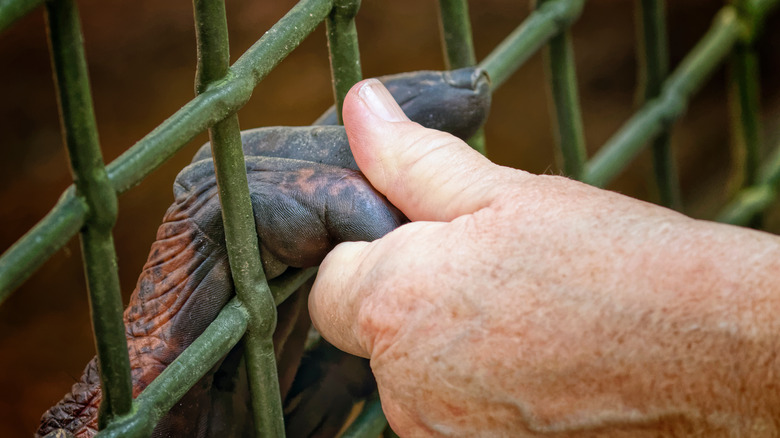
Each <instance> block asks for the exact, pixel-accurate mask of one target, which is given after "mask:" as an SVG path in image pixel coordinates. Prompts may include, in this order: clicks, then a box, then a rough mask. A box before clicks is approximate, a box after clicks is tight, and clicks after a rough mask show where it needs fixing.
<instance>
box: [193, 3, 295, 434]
mask: <svg viewBox="0 0 780 438" xmlns="http://www.w3.org/2000/svg"><path fill="white" fill-rule="evenodd" d="M193 5H194V10H195V24H196V34H197V39H198V73H197V84H196V87H195V88H196V90H197V91H198V92H203V91H205V89H206V88H207V87H208V85H209V84H210V83H211V82H214V81H218V80H221V79H223V78H224V77H225V75H226V74H227V72H228V63H229V47H228V35H227V20H226V17H225V3H224V1H223V0H194V2H193ZM209 136H210V138H211V148H212V155H213V156H214V167H215V169H216V177H217V185H218V187H219V199H220V203H221V204H222V220H223V222H224V225H225V242H226V245H227V252H228V260H229V261H230V269H231V274H232V276H233V283H234V284H235V287H236V294H237V295H238V298H239V300H240V301H241V303H242V304H243V305H244V306H246V309H247V311H248V313H249V324H248V328H247V331H246V334H245V335H244V343H245V345H246V364H247V374H248V377H249V388H250V392H251V395H252V412H253V415H254V420H255V428H256V433H257V435H258V436H274V437H275V436H284V421H283V417H282V407H281V400H280V392H279V379H278V377H277V371H276V361H275V357H274V346H273V342H272V339H271V337H272V335H273V331H274V329H275V328H276V306H275V305H274V299H273V296H272V295H271V290H270V288H269V287H268V282H267V281H266V277H265V273H264V272H263V267H262V263H261V261H260V250H259V242H258V237H257V232H256V231H255V223H254V214H253V212H252V204H251V202H250V198H249V186H248V183H247V176H246V163H245V162H244V154H243V151H242V148H241V133H240V130H239V126H238V116H237V115H235V114H233V115H230V116H228V117H227V118H225V119H224V120H223V121H221V122H218V123H216V124H215V125H214V126H213V127H212V128H211V129H209Z"/></svg>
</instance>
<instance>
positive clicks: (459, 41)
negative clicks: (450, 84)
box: [439, 0, 477, 70]
mask: <svg viewBox="0 0 780 438" xmlns="http://www.w3.org/2000/svg"><path fill="white" fill-rule="evenodd" d="M439 29H440V30H441V40H442V48H443V49H444V61H445V65H446V66H447V70H454V69H457V68H463V67H469V66H472V65H474V64H476V63H477V57H476V55H475V54H474V42H473V41H472V38H471V22H470V21H469V4H468V1H467V0H439Z"/></svg>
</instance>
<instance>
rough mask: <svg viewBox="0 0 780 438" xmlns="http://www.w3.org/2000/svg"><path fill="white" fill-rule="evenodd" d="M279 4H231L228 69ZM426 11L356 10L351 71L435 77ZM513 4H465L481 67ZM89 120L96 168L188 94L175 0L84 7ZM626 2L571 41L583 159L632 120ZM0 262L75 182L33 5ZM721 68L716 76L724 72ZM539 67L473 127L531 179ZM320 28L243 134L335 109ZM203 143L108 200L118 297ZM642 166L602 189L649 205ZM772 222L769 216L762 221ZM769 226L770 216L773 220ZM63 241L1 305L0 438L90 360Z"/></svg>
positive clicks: (538, 62)
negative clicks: (94, 131)
mask: <svg viewBox="0 0 780 438" xmlns="http://www.w3.org/2000/svg"><path fill="white" fill-rule="evenodd" d="M669 3H670V5H669V11H668V15H669V30H670V43H671V53H672V65H675V64H676V63H677V62H678V61H679V59H680V58H681V57H682V56H683V55H684V54H685V53H686V52H687V51H688V50H690V48H691V47H692V46H693V44H694V43H695V42H696V41H697V40H698V39H699V38H700V37H701V35H702V34H703V33H704V32H705V31H706V29H707V28H708V27H709V24H710V22H711V19H712V17H713V15H714V13H715V11H716V10H717V9H718V8H719V7H720V6H721V3H720V2H713V1H703V0H696V1H693V0H691V1H687V2H684V4H682V3H683V2H669ZM293 5H294V2H293V1H276V2H259V1H248V0H231V1H228V2H227V11H228V21H229V27H230V32H231V33H230V38H231V47H232V53H233V54H234V55H233V59H234V60H235V59H236V58H237V56H238V55H239V54H241V53H242V52H243V51H244V50H246V49H247V48H248V47H249V46H250V45H251V44H252V43H253V42H254V41H255V40H257V39H258V38H259V37H260V36H261V35H262V34H263V33H264V32H265V31H266V30H267V29H268V28H269V27H270V26H271V25H272V24H273V23H275V22H276V21H277V20H278V19H279V18H280V17H281V16H282V15H283V14H284V12H285V11H287V10H288V9H289V8H290V7H292V6H293ZM437 5H438V3H437V2H434V1H424V2H421V1H409V0H397V1H392V2H390V1H384V2H378V1H366V2H364V4H363V6H362V9H361V12H360V14H359V16H358V31H359V34H360V43H361V54H362V62H363V69H364V75H365V76H366V77H370V76H378V75H383V74H388V73H396V72H402V71H413V70H422V69H442V68H443V66H444V65H443V61H442V55H441V48H440V44H439V35H438V26H437V16H436V8H437ZM529 7H530V6H529V4H528V2H527V1H520V2H518V1H510V0H481V1H478V2H476V1H475V2H472V5H471V9H472V11H471V18H472V26H473V32H474V40H475V44H476V50H477V57H478V59H482V58H484V57H485V55H486V54H487V53H489V51H490V50H491V49H492V48H493V47H495V45H496V44H497V43H498V42H499V41H501V39H503V38H504V37H505V36H506V35H507V34H509V32H511V31H512V29H514V27H515V26H517V25H518V24H519V23H520V22H521V21H522V20H523V18H525V17H526V16H527V14H528V11H529ZM80 8H81V15H82V24H83V31H84V37H85V44H86V51H87V58H88V62H89V68H90V75H91V82H92V90H93V98H94V103H95V111H96V114H97V121H98V127H99V131H100V139H101V144H102V148H103V154H104V157H105V159H106V162H109V161H111V160H113V159H114V158H116V157H117V156H118V155H119V154H120V153H121V152H122V151H124V150H126V149H127V148H128V147H130V146H131V145H132V144H133V143H135V142H136V141H137V140H139V139H140V138H142V137H143V136H144V135H145V134H147V133H148V132H149V131H151V130H152V129H153V128H154V127H155V126H157V125H158V124H159V123H160V122H162V121H163V120H164V119H165V118H166V117H168V116H169V115H170V114H172V113H173V112H174V111H175V110H176V109H178V108H179V107H180V106H182V105H183V104H185V103H186V102H187V101H188V100H190V99H191V98H192V97H193V79H194V67H195V44H194V38H195V36H194V30H193V24H192V6H191V4H190V3H188V2H179V1H166V2H160V1H152V0H135V1H132V2H131V1H127V0H118V1H112V2H102V1H96V0H82V1H81V2H80ZM633 18H634V11H633V2H627V1H618V0H594V1H591V2H588V4H587V5H586V7H585V12H584V14H583V16H582V17H581V19H580V20H579V21H578V22H577V23H576V24H575V26H574V28H573V32H574V44H575V52H576V58H577V66H578V78H579V84H580V93H581V101H582V107H583V114H584V122H585V129H586V134H587V141H588V145H589V152H590V153H591V154H592V153H593V151H594V150H596V149H597V148H598V147H599V145H601V144H602V143H603V142H604V141H605V140H606V139H607V138H609V136H610V135H611V134H612V133H614V132H615V130H616V129H617V128H618V127H619V126H620V125H621V124H622V123H623V122H624V121H625V120H626V119H627V118H628V117H629V115H630V114H631V113H632V112H633V111H634V110H635V108H636V105H635V99H634V96H635V84H636V80H635V78H636V69H635V52H634V47H635V39H634V32H635V29H634V24H633ZM778 24H780V20H778V17H777V14H775V16H774V17H773V18H772V19H770V20H769V22H768V23H767V26H766V32H765V35H764V38H763V39H762V41H761V43H760V51H761V62H762V64H761V65H762V80H763V82H762V85H763V90H762V91H763V95H762V99H763V111H762V112H763V116H764V121H765V125H766V131H767V133H766V138H767V139H777V138H778V136H777V135H776V131H777V129H778V128H780V124H779V123H777V120H778V114H779V113H780V99H779V97H780V96H779V95H778V91H779V90H778V85H780V81H778V74H779V73H780V56H778V50H777V47H778V44H779V43H780V31H778V30H777V25H778ZM0 65H1V66H2V68H0V134H2V135H0V145H2V148H1V149H0V251H4V250H5V249H7V248H8V247H9V246H10V245H11V244H12V243H13V242H14V241H15V240H16V239H18V238H19V237H20V236H22V235H23V234H24V233H25V232H26V231H27V230H28V229H29V228H30V227H32V226H33V225H34V224H35V223H36V222H37V221H38V220H39V219H40V218H42V217H43V216H44V215H45V214H46V212H47V211H48V210H49V209H50V208H51V207H52V206H53V205H54V203H55V202H56V200H57V198H58V197H59V196H60V194H61V193H62V191H63V190H64V189H65V188H66V187H67V186H68V185H69V183H70V181H71V177H70V175H69V171H68V164H67V158H66V156H65V152H64V148H63V146H62V143H61V137H60V131H59V125H58V116H57V109H56V101H55V95H54V89H53V85H52V80H51V68H50V64H49V55H48V49H47V45H46V35H45V28H44V21H43V13H42V10H40V9H39V10H37V11H35V12H34V13H33V14H31V15H30V16H28V17H26V18H25V19H23V20H21V21H20V22H19V23H17V24H16V25H15V26H14V27H13V28H11V29H10V30H8V31H7V32H5V33H4V34H1V35H0ZM722 70H723V69H722ZM722 70H721V71H719V72H718V73H717V74H716V75H715V76H714V77H713V79H712V80H711V81H710V82H709V84H708V85H707V86H706V87H705V88H704V90H703V91H702V92H701V93H700V94H699V95H698V96H697V97H696V99H695V100H694V101H693V102H692V104H691V105H690V107H689V110H688V112H687V114H686V115H685V117H684V118H683V120H682V121H681V122H680V123H678V124H677V125H676V128H675V134H674V145H675V149H676V154H677V157H678V160H679V163H680V164H679V167H680V169H681V173H682V184H683V189H684V196H685V200H686V205H687V212H688V213H689V214H692V215H694V216H697V217H711V216H712V214H713V212H714V211H715V210H716V206H717V205H720V203H722V201H723V200H724V199H725V197H726V196H727V194H728V193H727V188H726V186H727V184H726V178H727V173H728V155H729V146H728V138H729V135H730V134H729V131H728V119H727V113H726V100H725V99H726V98H725V91H724V90H725V87H724V85H725V83H726V75H725V74H724V71H722ZM543 73H544V68H543V64H542V57H541V56H539V55H536V56H534V58H532V59H531V60H530V61H529V62H528V63H527V64H526V65H525V66H524V67H523V68H522V69H521V70H520V71H519V72H517V73H516V74H515V75H514V76H513V77H512V79H511V80H510V81H509V82H507V83H506V84H505V85H504V86H503V88H502V89H501V90H500V92H499V93H497V94H496V95H495V97H494V105H493V109H492V113H491V116H490V119H489V122H488V124H487V128H486V129H487V144H488V148H489V155H490V157H491V158H492V159H493V160H494V161H496V162H498V163H501V164H505V165H509V166H514V167H519V168H523V169H527V170H529V171H532V172H537V173H541V172H553V173H554V172H557V167H556V165H555V163H554V159H553V152H552V151H553V140H552V133H551V127H550V121H549V120H550V118H549V108H548V105H547V103H548V102H547V91H546V87H545V85H544V84H545V82H544V75H543ZM331 100H332V97H331V90H330V83H329V67H328V58H327V50H326V42H325V32H324V28H323V26H320V28H319V29H317V30H316V31H315V32H314V34H312V35H311V36H310V37H309V38H308V39H307V40H306V41H305V42H304V43H303V44H302V46H301V47H300V48H298V49H297V50H296V51H295V52H294V53H293V54H292V55H291V56H290V57H289V58H288V59H286V60H285V61H284V62H282V64H281V65H280V66H279V67H278V68H277V69H276V70H274V71H273V72H272V73H271V74H270V75H269V76H268V77H267V79H266V80H265V81H263V82H262V83H261V84H260V85H259V87H258V88H257V89H256V90H255V92H254V95H253V97H252V100H251V101H250V102H249V103H248V104H247V105H246V107H245V108H243V109H242V110H241V111H240V113H239V115H240V121H241V126H242V127H243V128H253V127H258V126H268V125H306V124H309V123H311V121H313V120H314V119H315V118H316V117H317V116H318V115H319V114H320V113H321V112H322V111H324V110H325V109H326V108H327V107H328V106H329V105H330V104H331ZM206 140H207V137H206V136H205V134H204V135H201V136H200V137H199V138H198V140H196V141H194V142H193V143H192V144H190V145H188V146H187V147H186V149H185V150H184V151H182V152H181V153H180V154H178V155H177V156H176V157H175V158H174V159H172V160H171V161H169V162H168V163H166V164H165V165H164V166H163V167H162V168H161V169H159V170H157V171H156V172H154V173H153V174H152V175H151V176H150V177H148V178H147V179H146V180H144V181H143V183H141V185H140V186H138V187H136V188H135V189H133V190H131V191H130V192H128V193H126V194H124V195H123V196H121V197H120V216H119V221H118V223H117V226H116V229H115V232H114V236H115V239H116V247H117V252H118V257H119V268H120V270H119V274H120V278H121V283H122V290H123V293H124V294H125V300H126V299H127V296H128V295H129V293H130V292H131V291H132V289H133V288H134V286H135V281H136V277H137V275H138V273H139V272H140V269H141V266H142V265H143V263H144V261H145V260H146V256H147V251H148V248H149V246H150V244H151V243H152V241H153V239H154V235H155V232H156V228H157V226H158V224H159V222H160V219H161V218H162V216H163V213H164V212H165V210H166V208H167V207H168V205H169V204H170V203H171V201H172V192H171V185H172V182H173V179H174V177H175V175H176V173H177V172H178V171H179V170H180V169H181V168H182V167H183V166H184V165H185V164H186V163H187V162H188V161H189V160H190V158H191V156H192V154H193V153H194V151H195V150H196V148H197V147H198V146H199V145H201V144H202V143H204V142H205V141H206ZM648 157H649V156H648V155H647V154H644V155H642V156H641V157H640V159H639V160H637V162H636V163H635V164H634V165H632V166H631V167H630V168H629V169H628V170H627V171H626V172H625V173H624V174H623V176H621V178H620V179H619V180H618V181H616V183H615V184H613V185H612V186H611V187H610V188H613V189H616V190H620V191H622V192H624V193H627V194H629V195H632V196H635V197H639V198H642V199H648V200H651V201H652V200H654V199H655V194H654V192H653V189H652V185H650V184H649V183H647V182H646V176H647V175H648V174H649V171H650V162H649V159H648ZM775 216H777V214H775V215H774V216H773V217H775ZM775 222H776V220H775ZM91 336H92V335H91V329H90V323H89V316H88V310H87V301H86V293H85V285H84V275H83V271H82V266H81V256H80V251H79V247H78V241H77V239H73V240H72V241H71V242H70V244H69V245H67V247H66V248H65V249H64V250H62V251H60V252H58V253H57V254H55V255H54V257H52V258H51V260H50V261H49V262H47V263H46V264H45V265H44V266H43V268H42V269H41V270H40V271H38V272H37V273H36V274H34V275H33V277H32V278H31V279H30V280H28V281H27V282H26V283H25V285H24V286H22V287H21V288H20V289H19V290H18V291H16V293H15V294H14V295H13V296H12V297H11V299H9V300H8V302H7V303H6V304H5V305H4V306H2V308H0V436H3V437H15V436H29V435H30V434H31V433H32V432H33V431H34V429H35V428H36V426H37V423H38V419H39V417H40V414H41V413H42V412H43V411H44V410H45V409H46V408H48V407H49V406H50V405H52V404H53V403H55V402H57V401H58V400H59V399H60V398H61V397H62V396H63V395H64V394H65V392H66V391H68V389H69V388H70V386H71V385H72V384H73V383H74V381H75V380H76V379H77V378H78V377H79V375H80V374H81V371H82V369H83V367H84V365H85V364H86V363H87V361H88V360H89V359H90V358H91V357H92V356H93V355H94V347H93V344H92V337H91Z"/></svg>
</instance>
